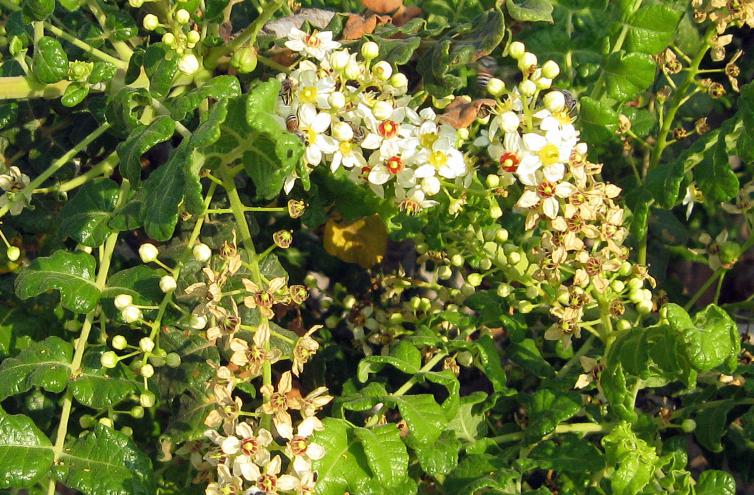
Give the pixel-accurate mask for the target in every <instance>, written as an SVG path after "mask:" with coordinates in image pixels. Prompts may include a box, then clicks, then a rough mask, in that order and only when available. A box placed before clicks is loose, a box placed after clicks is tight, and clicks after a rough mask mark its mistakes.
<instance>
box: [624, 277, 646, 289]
mask: <svg viewBox="0 0 754 495" xmlns="http://www.w3.org/2000/svg"><path fill="white" fill-rule="evenodd" d="M642 287H644V281H643V280H642V279H640V278H632V279H631V280H629V281H628V288H629V289H631V290H632V291H633V290H638V289H641V288H642Z"/></svg>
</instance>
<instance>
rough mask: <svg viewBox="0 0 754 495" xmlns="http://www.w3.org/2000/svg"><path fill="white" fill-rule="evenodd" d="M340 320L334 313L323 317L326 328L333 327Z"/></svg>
mask: <svg viewBox="0 0 754 495" xmlns="http://www.w3.org/2000/svg"><path fill="white" fill-rule="evenodd" d="M339 322H340V318H338V317H337V316H335V315H330V316H328V317H327V318H326V319H325V326H326V327H327V328H335V327H337V326H338V323H339Z"/></svg>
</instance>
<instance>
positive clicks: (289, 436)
mask: <svg viewBox="0 0 754 495" xmlns="http://www.w3.org/2000/svg"><path fill="white" fill-rule="evenodd" d="M322 428H323V426H322V422H321V421H320V420H319V419H317V418H316V417H314V416H310V417H308V418H306V419H304V420H303V421H302V422H301V423H299V425H298V427H297V428H296V433H295V435H294V433H293V429H292V428H291V427H290V425H280V427H279V428H278V433H279V434H280V436H281V437H283V438H285V439H286V440H288V444H287V445H286V452H287V453H288V454H289V456H293V470H294V471H295V472H296V473H305V472H307V471H311V461H316V460H319V459H322V458H323V457H324V456H325V449H324V448H323V447H322V446H321V445H319V444H316V443H311V442H310V441H309V437H311V436H312V434H313V433H314V432H315V431H319V430H321V429H322Z"/></svg>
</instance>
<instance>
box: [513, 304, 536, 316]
mask: <svg viewBox="0 0 754 495" xmlns="http://www.w3.org/2000/svg"><path fill="white" fill-rule="evenodd" d="M517 307H518V311H519V312H521V313H523V314H528V313H531V312H532V310H533V309H534V305H533V304H532V303H530V302H529V301H518V304H517Z"/></svg>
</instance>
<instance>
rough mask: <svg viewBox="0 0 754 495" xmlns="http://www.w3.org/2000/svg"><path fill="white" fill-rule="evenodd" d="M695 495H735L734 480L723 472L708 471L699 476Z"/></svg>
mask: <svg viewBox="0 0 754 495" xmlns="http://www.w3.org/2000/svg"><path fill="white" fill-rule="evenodd" d="M696 495H736V480H735V479H734V478H733V476H732V475H731V474H730V473H726V472H725V471H717V470H715V469H708V470H706V471H704V472H702V474H701V475H699V481H698V482H697V484H696Z"/></svg>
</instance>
